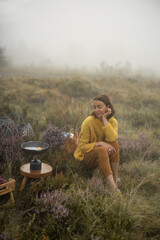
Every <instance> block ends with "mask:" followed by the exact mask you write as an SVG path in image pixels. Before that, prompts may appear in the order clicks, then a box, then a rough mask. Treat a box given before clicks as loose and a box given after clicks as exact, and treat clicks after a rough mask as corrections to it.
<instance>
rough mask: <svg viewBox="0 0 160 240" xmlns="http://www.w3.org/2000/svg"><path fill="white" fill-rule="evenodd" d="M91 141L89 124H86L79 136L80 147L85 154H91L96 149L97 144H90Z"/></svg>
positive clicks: (83, 125)
mask: <svg viewBox="0 0 160 240" xmlns="http://www.w3.org/2000/svg"><path fill="white" fill-rule="evenodd" d="M90 139H91V136H90V128H89V124H88V123H87V122H84V123H83V124H82V126H81V132H80V135H79V147H80V149H81V151H82V152H83V153H87V152H90V151H91V150H92V149H93V148H94V146H95V144H96V142H92V143H90Z"/></svg>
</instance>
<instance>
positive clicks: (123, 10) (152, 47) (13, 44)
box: [0, 0, 160, 74]
mask: <svg viewBox="0 0 160 240" xmlns="http://www.w3.org/2000/svg"><path fill="white" fill-rule="evenodd" d="M0 46H1V47H5V48H6V52H7V54H8V55H9V56H10V57H11V59H12V62H14V63H16V64H47V63H48V64H54V65H61V66H74V67H77V66H80V67H81V66H86V67H94V66H95V67H98V66H99V64H100V62H102V61H105V62H106V63H107V64H109V65H115V64H116V63H118V62H121V63H125V62H127V61H128V62H130V63H131V64H132V66H133V67H135V68H138V67H148V68H151V69H153V71H155V72H157V73H159V74H160V0H0Z"/></svg>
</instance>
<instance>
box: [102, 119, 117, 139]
mask: <svg viewBox="0 0 160 240" xmlns="http://www.w3.org/2000/svg"><path fill="white" fill-rule="evenodd" d="M102 129H103V131H104V135H105V140H106V142H114V141H115V140H116V139H117V138H118V122H117V120H116V119H115V118H112V119H110V120H109V123H108V124H107V126H105V127H103V128H102Z"/></svg>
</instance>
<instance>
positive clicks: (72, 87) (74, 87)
mask: <svg viewBox="0 0 160 240" xmlns="http://www.w3.org/2000/svg"><path fill="white" fill-rule="evenodd" d="M56 87H57V88H58V90H59V91H60V92H61V93H63V94H65V95H68V96H70V97H93V96H95V95H98V91H97V90H96V89H94V87H93V86H92V85H91V83H90V82H89V81H88V80H85V79H81V78H78V77H75V78H71V79H64V80H61V81H58V82H57V83H56Z"/></svg>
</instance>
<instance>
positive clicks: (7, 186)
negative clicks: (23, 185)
mask: <svg viewBox="0 0 160 240" xmlns="http://www.w3.org/2000/svg"><path fill="white" fill-rule="evenodd" d="M14 190H15V180H14V179H12V178H9V181H8V182H6V183H4V184H1V185H0V196H2V195H4V194H7V193H10V198H11V201H12V203H14V197H13V191H14Z"/></svg>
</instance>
